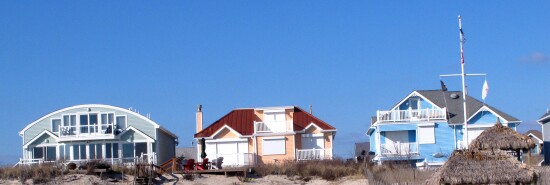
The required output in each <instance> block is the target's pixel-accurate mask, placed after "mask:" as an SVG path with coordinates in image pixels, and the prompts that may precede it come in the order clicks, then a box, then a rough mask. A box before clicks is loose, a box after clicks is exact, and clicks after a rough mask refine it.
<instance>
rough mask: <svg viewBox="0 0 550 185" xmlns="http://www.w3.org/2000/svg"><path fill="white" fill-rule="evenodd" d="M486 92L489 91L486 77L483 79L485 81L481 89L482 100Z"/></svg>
mask: <svg viewBox="0 0 550 185" xmlns="http://www.w3.org/2000/svg"><path fill="white" fill-rule="evenodd" d="M487 93H489V85H487V79H485V83H483V90H482V91H481V99H483V101H485V98H486V97H487Z"/></svg>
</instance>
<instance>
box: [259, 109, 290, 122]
mask: <svg viewBox="0 0 550 185" xmlns="http://www.w3.org/2000/svg"><path fill="white" fill-rule="evenodd" d="M283 121H285V112H284V110H281V111H270V112H264V122H283Z"/></svg>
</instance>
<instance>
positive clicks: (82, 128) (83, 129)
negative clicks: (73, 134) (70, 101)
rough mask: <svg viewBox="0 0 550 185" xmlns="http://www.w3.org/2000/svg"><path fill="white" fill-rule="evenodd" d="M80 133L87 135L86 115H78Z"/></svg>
mask: <svg viewBox="0 0 550 185" xmlns="http://www.w3.org/2000/svg"><path fill="white" fill-rule="evenodd" d="M80 133H88V115H87V114H84V115H80Z"/></svg>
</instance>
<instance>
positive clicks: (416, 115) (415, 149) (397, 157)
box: [366, 90, 521, 167]
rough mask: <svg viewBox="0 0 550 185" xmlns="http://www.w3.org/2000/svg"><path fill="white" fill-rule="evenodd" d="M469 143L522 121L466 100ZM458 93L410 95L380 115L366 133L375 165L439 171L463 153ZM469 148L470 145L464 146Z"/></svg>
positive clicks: (413, 93) (439, 92) (416, 93)
mask: <svg viewBox="0 0 550 185" xmlns="http://www.w3.org/2000/svg"><path fill="white" fill-rule="evenodd" d="M466 105H467V117H466V119H467V122H468V138H469V140H470V141H472V140H473V139H475V138H476V137H477V136H478V135H479V134H480V133H481V132H483V130H485V129H486V128H489V127H491V126H493V125H494V124H495V122H496V120H497V119H499V121H500V123H502V124H503V125H506V126H508V127H511V128H513V129H514V130H515V129H516V127H517V126H518V125H519V124H520V123H521V121H520V120H518V119H517V118H514V117H512V116H510V115H509V114H507V113H504V112H502V111H500V110H498V109H496V108H494V107H491V106H489V105H487V104H484V103H483V102H481V101H479V100H477V99H475V98H472V97H470V96H467V97H466ZM463 110H464V109H463V99H462V92H461V91H441V90H418V91H413V92H412V93H410V94H409V95H407V96H406V97H405V98H403V99H401V100H400V101H399V102H397V104H396V105H395V106H394V107H392V108H391V109H389V110H379V111H377V112H376V116H374V117H373V118H372V120H371V126H370V127H369V129H368V131H367V133H366V134H367V135H368V136H369V137H370V143H371V144H370V151H371V153H374V158H373V160H374V161H375V162H378V163H379V164H380V163H384V162H389V161H407V162H410V163H412V164H415V165H416V166H417V167H427V166H440V165H442V164H443V163H444V162H445V161H446V160H447V159H448V157H449V156H450V154H451V153H452V152H453V150H455V149H461V148H464V147H465V144H464V143H466V142H465V141H464V138H465V137H463V135H464V129H463V125H464V116H463V115H464V111H463ZM468 143H469V142H468Z"/></svg>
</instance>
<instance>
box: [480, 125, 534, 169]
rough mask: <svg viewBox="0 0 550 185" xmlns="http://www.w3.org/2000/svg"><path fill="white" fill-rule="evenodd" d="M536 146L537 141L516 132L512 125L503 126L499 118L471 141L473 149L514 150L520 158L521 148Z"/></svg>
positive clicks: (527, 148)
mask: <svg viewBox="0 0 550 185" xmlns="http://www.w3.org/2000/svg"><path fill="white" fill-rule="evenodd" d="M534 147H535V142H534V141H533V140H532V139H531V138H529V137H528V136H525V135H523V134H520V133H518V132H516V131H515V130H513V129H512V128H510V127H505V126H502V124H501V123H500V121H499V120H498V119H497V121H496V123H495V126H493V127H491V128H488V129H486V130H485V131H483V132H482V133H481V134H480V135H479V136H477V138H476V139H474V140H473V141H472V143H470V148H471V149H478V150H494V149H500V150H514V151H516V153H517V156H518V160H519V159H520V154H519V151H520V150H523V149H526V150H529V149H532V148H534Z"/></svg>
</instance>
